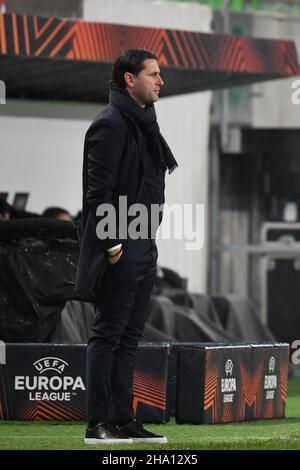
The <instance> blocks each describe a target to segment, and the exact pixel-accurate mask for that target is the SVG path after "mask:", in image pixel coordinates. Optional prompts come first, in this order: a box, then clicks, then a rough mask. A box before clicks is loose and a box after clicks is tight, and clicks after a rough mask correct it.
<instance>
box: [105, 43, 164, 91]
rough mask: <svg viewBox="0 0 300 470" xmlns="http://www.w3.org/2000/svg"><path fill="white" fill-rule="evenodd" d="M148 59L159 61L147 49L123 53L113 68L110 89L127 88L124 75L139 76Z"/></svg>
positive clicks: (128, 50) (130, 50)
mask: <svg viewBox="0 0 300 470" xmlns="http://www.w3.org/2000/svg"><path fill="white" fill-rule="evenodd" d="M146 59H154V60H157V57H156V55H155V54H153V52H151V51H148V50H147V49H127V50H125V51H122V52H121V53H120V55H119V57H118V58H117V60H116V61H115V63H114V65H113V68H112V75H111V80H110V82H109V84H110V88H116V87H117V88H126V83H125V80H124V74H125V73H126V72H130V73H132V74H134V75H138V74H139V73H140V72H141V70H143V68H144V61H145V60H146Z"/></svg>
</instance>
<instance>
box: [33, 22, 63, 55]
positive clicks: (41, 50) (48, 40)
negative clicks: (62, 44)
mask: <svg viewBox="0 0 300 470" xmlns="http://www.w3.org/2000/svg"><path fill="white" fill-rule="evenodd" d="M66 23H67V20H62V21H61V23H59V25H58V26H57V27H56V28H55V30H54V31H52V33H51V34H50V36H48V37H47V39H46V40H45V41H44V42H43V44H42V45H41V47H40V48H39V49H38V50H37V51H36V53H35V56H38V55H40V54H41V52H43V50H45V49H46V47H47V46H48V44H49V42H50V41H51V40H52V39H53V38H54V37H55V35H56V34H57V33H58V32H59V31H60V30H61V29H62V28H63V27H64V26H65V24H66Z"/></svg>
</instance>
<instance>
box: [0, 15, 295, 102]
mask: <svg viewBox="0 0 300 470" xmlns="http://www.w3.org/2000/svg"><path fill="white" fill-rule="evenodd" d="M141 47H142V48H145V49H150V50H152V51H153V52H154V53H155V54H156V55H157V57H158V61H159V64H160V67H161V71H162V76H163V79H164V81H165V86H164V87H163V90H162V93H161V96H171V95H178V94H183V93H191V92H196V91H201V90H212V89H220V88H226V87H230V86H234V85H246V84H250V83H254V82H259V81H265V80H271V79H276V78H285V77H291V76H295V75H298V74H299V64H298V58H297V53H296V49H295V46H294V43H293V42H291V41H284V40H268V39H257V38H250V37H243V36H231V35H220V34H212V33H195V32H188V31H178V30H167V29H159V28H142V27H133V26H125V25H124V26H123V25H115V24H108V23H90V22H83V21H71V20H66V19H61V18H45V17H36V16H25V15H16V14H2V15H1V14H0V79H1V80H3V81H5V83H6V90H7V97H21V98H32V99H53V100H72V101H73V100H74V101H91V102H106V101H107V97H108V83H109V79H110V74H111V67H112V63H113V62H114V60H115V59H116V57H117V56H118V54H119V52H120V51H121V50H124V49H128V48H141Z"/></svg>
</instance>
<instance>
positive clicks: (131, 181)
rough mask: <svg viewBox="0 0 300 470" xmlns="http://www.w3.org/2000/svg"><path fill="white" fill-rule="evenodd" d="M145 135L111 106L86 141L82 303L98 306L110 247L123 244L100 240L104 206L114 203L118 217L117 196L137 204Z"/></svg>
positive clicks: (79, 281)
mask: <svg viewBox="0 0 300 470" xmlns="http://www.w3.org/2000/svg"><path fill="white" fill-rule="evenodd" d="M146 153H147V148H146V143H145V139H144V136H143V134H142V132H141V130H140V128H139V126H138V125H137V124H136V123H135V121H134V120H133V119H132V118H131V117H130V116H128V115H126V114H124V113H123V112H122V113H121V112H120V111H119V110H118V109H116V108H115V107H114V106H113V105H111V104H109V105H108V106H107V107H106V108H105V109H104V110H103V111H102V112H101V113H100V114H99V115H98V116H97V117H96V118H95V120H94V121H93V123H92V124H91V126H90V127H89V129H88V131H87V133H86V136H85V142H84V156H83V178H82V185H83V188H82V189H83V201H82V220H81V241H80V252H79V259H78V267H77V274H76V282H75V290H76V291H77V293H78V294H79V296H80V298H81V299H82V300H89V301H94V298H95V292H96V289H99V286H100V283H101V278H102V275H103V273H104V271H105V269H106V267H107V263H108V261H107V254H106V250H107V248H110V247H112V246H114V245H117V244H118V243H122V242H123V241H124V240H122V239H119V238H118V233H117V236H116V237H110V238H107V239H105V240H103V239H102V240H101V239H99V238H98V237H97V234H96V226H97V223H98V222H99V220H100V219H99V217H97V216H96V210H97V207H98V206H99V205H100V204H113V206H114V207H115V209H116V214H117V218H118V200H119V196H127V205H128V207H129V206H130V205H131V204H134V203H136V202H138V201H139V197H140V194H141V191H142V188H143V183H144V177H145V158H146Z"/></svg>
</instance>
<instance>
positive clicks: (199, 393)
mask: <svg viewBox="0 0 300 470" xmlns="http://www.w3.org/2000/svg"><path fill="white" fill-rule="evenodd" d="M245 371H251V347H250V346H248V345H241V346H236V345H230V346H228V345H198V346H196V345H192V346H188V345H185V346H183V347H182V348H180V346H179V350H178V375H177V410H176V421H177V423H193V424H200V423H205V424H208V423H228V422H232V421H242V420H245V419H249V417H250V415H251V411H250V410H249V406H248V403H247V401H246V400H245V389H244V386H243V383H244V381H245V380H247V379H248V375H247V376H246V377H245ZM249 376H250V377H251V372H249Z"/></svg>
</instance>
